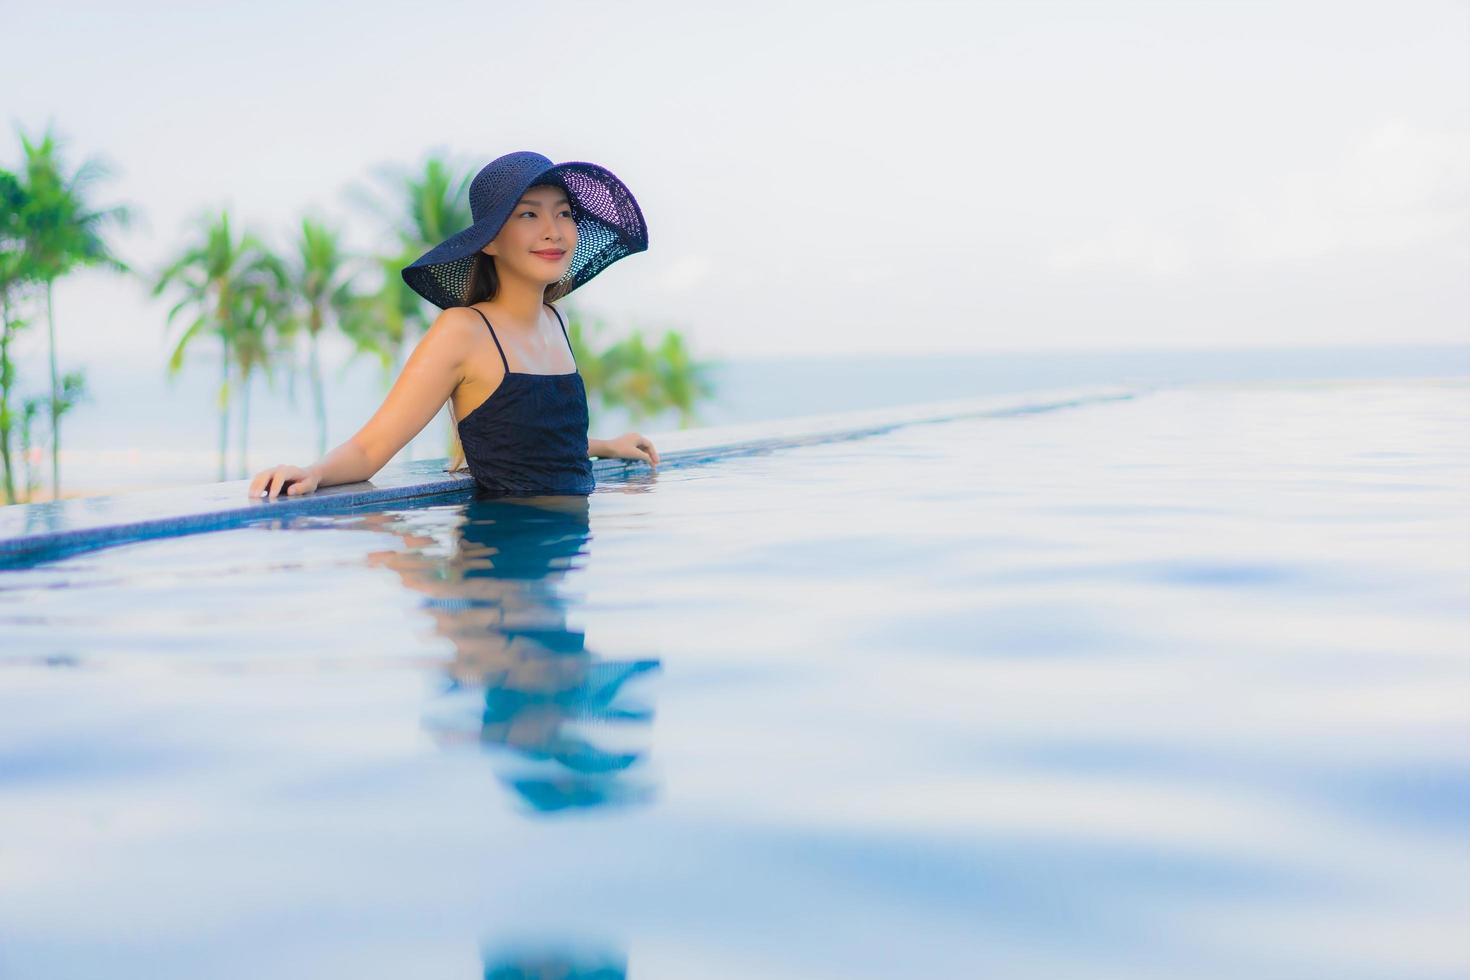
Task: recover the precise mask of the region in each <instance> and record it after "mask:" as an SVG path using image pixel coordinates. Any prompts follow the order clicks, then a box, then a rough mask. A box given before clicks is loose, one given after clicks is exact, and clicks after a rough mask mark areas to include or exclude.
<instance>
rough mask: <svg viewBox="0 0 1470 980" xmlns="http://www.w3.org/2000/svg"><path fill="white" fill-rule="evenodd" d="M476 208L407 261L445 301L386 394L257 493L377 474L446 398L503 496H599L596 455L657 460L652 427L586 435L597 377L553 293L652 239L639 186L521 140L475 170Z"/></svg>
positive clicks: (473, 464)
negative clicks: (591, 381) (581, 368)
mask: <svg viewBox="0 0 1470 980" xmlns="http://www.w3.org/2000/svg"><path fill="white" fill-rule="evenodd" d="M470 213H471V215H472V216H473V218H474V223H473V224H472V225H471V226H470V227H469V228H466V229H465V230H463V231H460V232H457V233H456V234H454V235H451V236H450V237H449V238H448V239H446V240H445V241H444V242H442V243H440V244H439V245H437V246H435V247H434V248H432V249H430V250H429V251H428V252H426V253H425V254H424V255H422V256H421V257H420V258H419V259H417V260H416V261H415V262H413V263H412V264H411V265H409V266H407V267H405V268H404V269H403V279H404V282H406V283H408V285H409V286H410V287H411V288H412V289H413V290H414V291H415V292H417V293H418V294H419V295H420V296H423V297H424V298H425V299H427V300H428V301H429V302H431V303H433V304H434V305H435V306H438V307H439V308H440V309H442V310H443V311H444V312H442V313H440V314H439V316H438V318H437V319H435V321H434V323H433V325H432V326H430V327H429V329H428V331H427V332H425V334H424V336H423V337H422V339H420V340H419V342H418V344H417V346H415V348H414V350H413V353H412V354H410V355H409V358H408V361H407V362H406V363H405V364H404V366H403V371H402V373H400V374H399V376H398V380H397V381H395V382H394V384H393V387H392V389H391V390H390V391H389V392H388V396H387V398H385V399H384V401H383V404H382V406H381V407H380V408H379V409H378V411H377V412H376V413H375V414H374V415H373V417H372V418H371V419H369V420H368V422H367V424H366V425H364V426H363V427H362V429H360V430H359V431H358V432H357V434H356V435H354V436H352V438H350V439H348V440H347V441H346V442H344V443H343V444H342V445H340V446H338V447H337V448H335V449H333V450H332V451H331V452H329V453H327V455H325V456H323V457H322V458H321V459H320V460H318V461H317V462H315V463H313V464H311V465H310V466H307V467H299V466H287V465H280V466H274V467H271V468H270V469H266V470H262V471H260V472H259V473H257V474H256V475H255V477H254V479H252V480H251V481H250V495H251V496H252V497H267V498H270V499H274V498H275V497H276V496H277V495H278V494H280V493H281V492H283V491H284V492H285V493H286V495H288V496H297V495H300V494H304V493H310V492H312V491H313V490H315V489H317V488H318V487H328V486H333V485H335V484H339V483H358V482H361V481H363V480H367V479H370V478H371V477H372V476H373V474H375V473H377V472H378V470H380V469H382V467H383V465H384V464H385V463H387V462H388V460H390V459H392V458H393V456H394V455H395V454H397V452H398V451H399V450H400V449H402V448H403V446H404V445H405V444H406V443H407V442H408V441H409V440H410V439H412V438H413V437H414V436H416V435H417V434H418V433H419V432H420V431H421V430H422V429H423V427H424V426H425V425H427V424H428V423H429V420H430V419H432V418H433V417H434V416H435V415H436V414H438V412H439V408H440V406H441V405H443V404H444V403H445V402H446V401H448V402H449V403H450V410H451V411H452V413H453V416H454V418H455V420H456V421H455V426H456V428H457V430H458V432H459V438H460V445H461V447H462V449H463V457H462V462H463V464H464V465H465V466H467V467H468V469H469V471H470V472H471V474H473V476H474V477H475V482H476V483H477V484H478V485H479V486H480V487H481V488H482V489H483V490H484V491H487V492H488V493H490V494H492V495H496V496H525V495H550V494H584V495H585V494H589V493H591V492H592V490H593V487H594V482H593V478H592V463H591V460H590V457H593V456H597V457H601V458H618V459H641V460H644V461H645V462H647V463H649V464H650V465H652V466H655V467H656V466H657V465H658V450H657V449H655V448H654V446H653V443H652V442H650V441H649V440H648V439H647V438H646V437H644V436H643V435H641V434H640V433H637V432H625V433H623V434H622V435H620V436H618V437H617V438H615V439H607V440H603V439H589V438H588V437H587V393H586V389H585V388H584V386H583V383H582V376H581V375H580V374H579V373H577V366H576V362H575V360H574V359H573V357H572V351H571V338H570V337H569V336H568V334H567V332H566V322H565V320H563V318H562V315H561V311H560V310H558V309H557V308H556V307H555V306H553V305H552V303H553V302H555V301H556V300H558V299H561V298H563V297H565V296H566V295H567V294H568V293H570V292H571V291H572V290H574V289H576V288H577V287H578V286H581V285H582V284H583V283H585V282H587V281H588V280H590V279H592V278H593V277H594V276H596V275H597V274H598V273H599V272H601V271H602V270H603V269H605V268H607V267H608V266H609V265H611V264H612V263H613V262H616V261H617V260H618V259H621V258H624V257H625V256H628V255H632V254H634V253H635V252H641V251H643V250H644V249H646V248H647V247H648V229H647V225H646V224H645V223H644V221H643V213H642V211H641V210H639V207H638V202H637V201H635V200H634V199H633V195H632V193H630V192H629V191H628V188H627V187H626V186H624V184H623V182H622V181H620V180H618V178H617V177H615V176H613V175H612V173H610V172H609V171H608V170H606V169H604V168H603V167H600V166H597V165H596V164H591V163H582V162H576V161H573V162H567V163H561V164H556V165H553V164H552V162H551V160H550V159H548V158H547V157H544V156H542V155H541V154H539V153H531V152H528V151H519V152H516V153H508V154H506V155H505V156H503V157H500V158H498V159H496V160H492V161H491V162H490V163H488V164H486V165H485V166H484V167H483V168H482V169H481V170H480V172H479V173H478V174H476V175H475V179H474V180H473V181H472V182H471V184H470ZM558 335H559V336H558ZM460 462H461V460H456V461H455V462H454V463H451V466H450V469H458V468H460V467H459V465H458V464H459V463H460Z"/></svg>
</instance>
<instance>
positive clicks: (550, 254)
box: [531, 248, 567, 262]
mask: <svg viewBox="0 0 1470 980" xmlns="http://www.w3.org/2000/svg"><path fill="white" fill-rule="evenodd" d="M531 254H532V255H539V256H541V257H542V258H543V259H547V260H549V261H551V262H555V261H557V260H558V259H560V258H561V257H562V256H563V255H566V254H567V250H566V249H564V248H548V249H545V250H543V251H540V252H532V253H531Z"/></svg>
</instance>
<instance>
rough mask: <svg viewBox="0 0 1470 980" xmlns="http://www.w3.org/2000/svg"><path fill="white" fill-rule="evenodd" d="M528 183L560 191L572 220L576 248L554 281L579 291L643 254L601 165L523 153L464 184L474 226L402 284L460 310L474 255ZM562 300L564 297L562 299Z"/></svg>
mask: <svg viewBox="0 0 1470 980" xmlns="http://www.w3.org/2000/svg"><path fill="white" fill-rule="evenodd" d="M536 184H554V185H556V186H558V187H561V188H562V189H564V190H565V191H566V192H567V199H568V200H569V201H571V205H572V215H573V218H574V219H575V220H576V222H577V248H576V250H575V251H574V252H573V253H572V264H571V267H570V268H569V269H568V270H567V273H566V275H565V276H563V277H562V279H561V280H559V281H561V282H566V281H568V280H570V282H571V288H570V289H568V290H566V292H568V293H570V292H571V291H572V290H573V289H576V288H577V287H578V286H581V285H582V284H583V283H585V282H587V281H588V280H589V279H591V278H592V277H593V276H595V275H597V274H598V273H599V272H601V271H602V270H603V269H606V268H607V267H608V266H610V265H612V264H613V263H614V262H616V261H617V260H618V259H621V258H623V257H625V256H628V255H632V254H633V253H635V252H641V251H643V250H644V249H646V248H648V226H647V225H646V224H645V223H644V221H643V212H642V211H641V210H640V209H639V207H638V202H637V201H635V200H634V199H633V194H632V192H631V191H629V190H628V188H627V186H626V185H625V184H624V183H623V182H622V181H621V180H618V178H617V177H614V176H613V174H612V172H611V171H609V170H608V169H607V168H605V167H599V166H598V165H597V164H595V163H584V162H582V161H580V160H571V161H567V162H566V163H556V164H554V163H552V162H551V160H550V159H548V158H547V157H544V156H542V155H541V154H539V153H532V152H531V151H529V150H519V151H517V152H515V153H507V154H506V155H505V156H503V157H497V158H496V159H494V160H491V161H490V162H489V163H487V164H485V166H484V167H482V168H481V169H480V172H479V173H477V174H475V179H474V180H473V181H471V182H470V215H471V217H472V218H473V219H474V224H472V225H470V226H469V227H468V228H466V229H465V230H464V231H459V232H455V233H454V234H453V235H450V236H449V237H448V238H446V239H445V240H444V241H442V242H440V243H439V244H438V245H435V246H434V247H433V248H431V249H429V250H428V251H427V252H425V253H424V254H423V255H421V256H419V257H418V258H417V259H415V260H414V261H413V262H412V263H411V264H410V265H407V266H405V267H404V269H403V281H404V282H406V283H408V285H409V287H410V288H412V289H413V291H414V292H416V293H418V294H419V295H420V296H422V297H423V298H424V299H426V300H428V301H429V302H430V303H433V304H434V305H435V306H437V307H439V308H440V309H448V308H449V307H451V306H464V305H465V303H466V296H465V291H466V289H468V287H469V281H470V270H471V269H472V268H473V267H474V263H475V255H476V253H478V252H479V251H480V249H482V248H484V247H485V246H486V245H488V244H489V243H490V242H491V241H493V240H494V238H495V236H496V235H498V234H500V229H501V227H502V226H503V225H504V224H505V222H506V221H507V219H509V218H510V213H511V209H512V208H514V207H515V204H516V202H517V201H519V200H520V199H521V195H522V194H524V193H525V192H526V191H527V190H529V189H530V188H531V187H533V186H535V185H536ZM563 295H565V294H563Z"/></svg>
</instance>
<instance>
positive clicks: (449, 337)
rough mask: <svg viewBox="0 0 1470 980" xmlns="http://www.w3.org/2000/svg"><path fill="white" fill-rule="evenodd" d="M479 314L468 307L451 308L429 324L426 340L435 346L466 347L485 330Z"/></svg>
mask: <svg viewBox="0 0 1470 980" xmlns="http://www.w3.org/2000/svg"><path fill="white" fill-rule="evenodd" d="M483 322H484V321H482V320H481V319H480V317H479V315H478V314H476V313H475V311H474V310H473V309H471V308H470V307H468V306H451V307H449V308H448V309H446V310H444V311H442V312H441V313H440V314H439V315H438V316H436V317H435V318H434V322H433V323H431V324H429V329H428V330H427V331H425V333H424V339H425V340H426V341H430V342H431V343H435V344H453V345H464V344H468V343H471V342H472V341H473V340H474V339H475V337H476V336H477V334H478V331H481V330H484V329H485V328H484V326H483V325H482V324H483Z"/></svg>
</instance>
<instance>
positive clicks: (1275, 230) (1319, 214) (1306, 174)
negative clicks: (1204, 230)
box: [1232, 122, 1470, 261]
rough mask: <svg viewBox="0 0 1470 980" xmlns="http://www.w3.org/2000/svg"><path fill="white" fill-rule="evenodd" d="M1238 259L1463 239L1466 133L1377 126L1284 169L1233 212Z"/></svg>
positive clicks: (1468, 204) (1467, 209)
mask: <svg viewBox="0 0 1470 980" xmlns="http://www.w3.org/2000/svg"><path fill="white" fill-rule="evenodd" d="M1232 224H1233V232H1234V247H1235V249H1236V251H1237V255H1238V257H1241V258H1245V259H1256V260H1262V261H1273V260H1293V259H1305V258H1317V257H1322V256H1330V255H1338V254H1343V253H1352V252H1395V251H1403V250H1406V249H1409V248H1412V247H1414V246H1419V245H1424V244H1429V243H1433V242H1436V241H1447V242H1451V241H1452V242H1455V243H1457V244H1458V245H1459V247H1461V248H1463V247H1464V245H1465V242H1466V240H1467V236H1470V132H1467V131H1464V130H1434V129H1423V128H1416V127H1414V126H1411V125H1409V124H1407V123H1403V122H1390V123H1386V124H1383V125H1380V126H1378V127H1376V128H1374V129H1373V130H1371V131H1369V132H1367V133H1366V134H1364V135H1363V136H1362V137H1361V138H1359V139H1358V140H1357V141H1356V142H1355V143H1354V144H1353V145H1352V146H1351V147H1349V149H1348V151H1347V152H1346V153H1345V154H1344V156H1343V157H1342V158H1341V159H1340V160H1339V161H1337V162H1336V163H1335V164H1334V165H1331V166H1328V167H1323V168H1321V169H1317V170H1298V171H1294V172H1292V173H1289V174H1287V175H1285V176H1283V177H1282V178H1281V179H1280V180H1279V181H1278V182H1277V184H1276V186H1275V187H1274V188H1272V189H1271V190H1270V191H1268V192H1267V193H1266V194H1265V195H1263V196H1261V197H1259V198H1257V199H1254V200H1246V201H1244V202H1243V203H1242V204H1241V205H1240V206H1239V208H1238V209H1237V210H1236V212H1235V214H1234V215H1233V221H1232Z"/></svg>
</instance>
